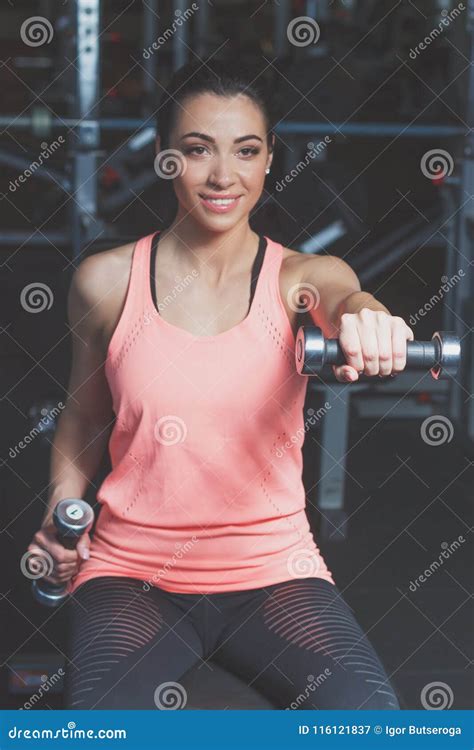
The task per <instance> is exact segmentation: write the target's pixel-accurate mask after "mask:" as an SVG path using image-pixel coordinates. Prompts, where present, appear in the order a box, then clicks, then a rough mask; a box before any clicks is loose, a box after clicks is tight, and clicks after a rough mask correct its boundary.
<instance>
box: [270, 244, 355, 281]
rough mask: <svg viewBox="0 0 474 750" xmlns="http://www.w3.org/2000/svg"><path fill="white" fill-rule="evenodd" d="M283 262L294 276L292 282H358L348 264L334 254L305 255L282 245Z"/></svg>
mask: <svg viewBox="0 0 474 750" xmlns="http://www.w3.org/2000/svg"><path fill="white" fill-rule="evenodd" d="M283 262H284V263H285V265H286V267H287V268H288V273H289V274H290V275H291V276H292V278H294V283H305V282H308V283H309V282H310V283H313V284H327V283H343V284H346V283H347V284H357V283H358V279H357V275H356V273H355V272H354V271H353V270H352V268H351V267H350V265H349V264H348V263H346V261H345V260H343V259H342V258H338V257H337V256H336V255H306V254H305V253H301V252H299V251H298V250H292V249H291V248H289V247H283Z"/></svg>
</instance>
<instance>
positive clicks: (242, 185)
mask: <svg viewBox="0 0 474 750" xmlns="http://www.w3.org/2000/svg"><path fill="white" fill-rule="evenodd" d="M273 141H274V137H273ZM157 147H158V149H159V140H157ZM169 148H170V149H176V150H177V151H179V152H180V154H182V156H183V165H181V168H180V165H178V174H177V176H176V177H175V178H174V180H173V184H174V190H175V193H176V197H177V199H178V203H179V207H178V214H177V217H176V218H177V220H179V219H180V218H182V217H184V216H185V215H187V214H191V215H192V217H193V218H194V219H195V220H196V221H197V222H199V223H200V224H202V225H205V226H206V227H209V228H210V229H213V228H215V229H223V228H225V229H228V228H230V227H232V226H234V225H236V224H237V223H239V222H240V221H242V220H245V221H248V214H249V213H250V211H251V210H252V208H253V207H254V206H255V204H256V203H257V201H258V199H259V197H260V195H261V193H262V190H263V184H264V181H265V169H266V168H267V167H269V166H270V164H271V161H272V154H270V153H269V151H268V147H267V133H266V131H265V121H264V118H263V115H262V112H261V110H260V109H259V107H258V106H257V105H256V104H254V103H253V102H252V100H251V99H249V97H247V96H245V95H242V94H239V95H237V96H234V97H232V98H226V97H221V96H216V95H215V94H199V95H197V96H194V97H192V98H189V99H186V100H185V101H184V103H183V104H182V107H181V108H180V111H179V115H178V120H177V123H176V125H175V127H174V129H173V131H172V133H171V134H170V143H169ZM216 196H222V197H225V196H232V197H236V199H235V200H233V201H232V202H231V203H230V204H229V206H228V207H227V206H224V207H223V206H222V205H221V206H218V205H216V204H215V203H212V202H206V198H207V200H208V201H209V200H210V199H211V198H215V197H216Z"/></svg>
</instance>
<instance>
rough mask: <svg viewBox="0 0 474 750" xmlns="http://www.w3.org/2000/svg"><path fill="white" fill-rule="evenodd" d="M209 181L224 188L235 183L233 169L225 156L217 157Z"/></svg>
mask: <svg viewBox="0 0 474 750" xmlns="http://www.w3.org/2000/svg"><path fill="white" fill-rule="evenodd" d="M209 181H210V182H211V183H212V185H214V186H221V187H223V188H228V187H229V185H232V184H233V182H234V179H233V177H232V171H231V168H230V166H229V164H228V162H227V160H226V159H225V158H220V159H216V161H215V162H214V164H213V168H212V170H211V173H210V175H209Z"/></svg>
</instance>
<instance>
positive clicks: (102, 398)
mask: <svg viewBox="0 0 474 750" xmlns="http://www.w3.org/2000/svg"><path fill="white" fill-rule="evenodd" d="M99 256H102V257H99ZM106 266H107V263H106V262H104V254H102V253H99V254H98V255H97V256H90V257H88V258H86V259H85V260H84V261H82V262H81V264H80V265H79V266H78V268H77V269H76V271H75V272H74V274H73V278H72V281H71V286H70V290H69V295H68V321H69V325H70V332H71V336H72V365H71V371H70V378H69V386H68V393H67V400H66V405H65V407H64V409H63V411H62V412H61V414H60V417H59V419H58V423H57V427H56V431H55V434H54V440H53V444H52V450H51V461H50V485H49V493H48V504H47V507H46V510H45V514H44V517H43V521H42V524H41V528H40V530H39V531H38V532H37V533H36V534H35V536H34V537H33V541H32V543H31V544H30V546H29V548H28V549H29V551H32V552H33V551H36V552H38V547H40V548H43V549H46V550H47V551H48V552H49V553H50V554H51V555H52V556H53V558H54V560H55V575H54V576H50V577H49V579H48V580H51V581H52V582H60V581H66V580H68V579H69V578H70V577H71V576H72V575H75V572H76V570H77V565H78V563H79V559H80V557H83V556H87V553H86V552H85V550H86V549H87V547H88V545H89V542H90V539H89V535H88V533H86V534H84V535H83V536H82V537H81V540H80V542H79V544H78V546H77V551H76V550H66V549H65V548H64V547H62V546H61V545H60V544H59V542H57V540H56V534H55V528H54V526H53V524H52V514H53V510H54V508H55V506H56V505H57V503H58V502H59V501H60V500H62V499H63V498H67V497H77V498H82V497H83V496H84V494H85V492H86V490H87V487H88V485H89V483H90V482H91V481H92V480H93V478H94V476H95V475H96V473H97V470H98V469H99V466H100V464H101V461H102V457H103V454H104V450H105V448H106V446H107V442H108V438H109V435H110V428H111V426H112V422H113V418H114V415H113V410H112V398H111V394H110V391H109V388H108V384H107V381H106V378H105V371H104V363H105V350H104V330H105V327H106V326H107V324H108V325H110V320H107V315H108V312H109V313H110V308H111V302H110V296H111V295H110V292H109V289H110V285H111V278H110V273H109V276H108V278H107V269H106ZM109 270H110V267H109ZM107 297H109V301H108V300H107ZM78 555H79V557H78Z"/></svg>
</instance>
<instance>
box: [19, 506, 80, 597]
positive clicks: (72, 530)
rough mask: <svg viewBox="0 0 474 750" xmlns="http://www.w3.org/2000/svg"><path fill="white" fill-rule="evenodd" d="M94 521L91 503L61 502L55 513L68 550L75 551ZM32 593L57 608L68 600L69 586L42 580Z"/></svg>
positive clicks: (60, 533)
mask: <svg viewBox="0 0 474 750" xmlns="http://www.w3.org/2000/svg"><path fill="white" fill-rule="evenodd" d="M93 521H94V511H93V510H92V508H91V506H90V505H89V503H86V502H85V501H84V500H80V499H76V498H66V499H64V500H60V502H59V503H58V504H57V505H56V507H55V509H54V512H53V523H54V525H55V526H56V529H57V531H58V533H57V538H58V541H59V543H60V544H62V545H63V547H66V549H75V548H76V545H77V543H78V541H79V538H80V537H81V536H82V535H83V534H84V532H85V531H86V530H87V528H88V526H90V525H91V524H92V522H93ZM31 588H32V593H33V596H34V598H35V599H36V601H37V602H39V604H44V605H45V606H46V607H57V606H58V605H59V604H62V602H63V601H64V600H65V599H66V598H67V596H68V594H67V584H64V583H51V582H50V581H45V580H44V579H42V578H39V579H37V580H34V581H33V583H32V586H31Z"/></svg>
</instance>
